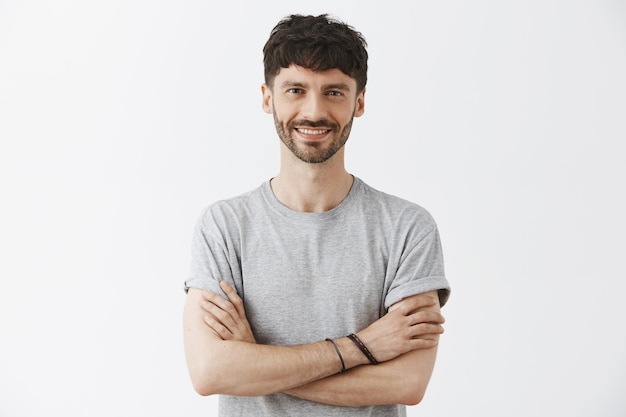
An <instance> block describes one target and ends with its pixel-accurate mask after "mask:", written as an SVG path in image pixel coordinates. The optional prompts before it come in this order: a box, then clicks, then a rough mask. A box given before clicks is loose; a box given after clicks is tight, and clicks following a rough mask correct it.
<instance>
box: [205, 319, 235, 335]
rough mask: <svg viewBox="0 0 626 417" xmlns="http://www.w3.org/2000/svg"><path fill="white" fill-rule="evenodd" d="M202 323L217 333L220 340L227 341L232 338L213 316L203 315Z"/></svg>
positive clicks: (228, 331) (227, 330)
mask: <svg viewBox="0 0 626 417" xmlns="http://www.w3.org/2000/svg"><path fill="white" fill-rule="evenodd" d="M204 322H205V323H206V325H207V326H209V328H211V330H213V331H214V332H215V333H217V335H218V336H219V337H221V338H222V340H227V339H230V338H231V337H232V333H231V331H230V330H229V329H228V328H227V327H226V326H224V325H223V324H222V323H220V322H219V320H216V319H215V318H214V317H213V316H211V315H208V314H207V315H205V316H204Z"/></svg>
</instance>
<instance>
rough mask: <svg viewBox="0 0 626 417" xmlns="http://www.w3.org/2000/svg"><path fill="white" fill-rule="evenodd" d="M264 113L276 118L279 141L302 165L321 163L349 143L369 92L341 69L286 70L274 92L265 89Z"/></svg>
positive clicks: (279, 75)
mask: <svg viewBox="0 0 626 417" xmlns="http://www.w3.org/2000/svg"><path fill="white" fill-rule="evenodd" d="M262 89H263V109H264V110H265V111H266V112H267V113H272V114H273V116H274V123H275V125H276V131H277V132H278V136H279V137H280V140H281V141H282V142H283V143H284V144H285V146H286V147H287V148H288V149H289V150H290V151H291V152H292V153H293V154H294V155H295V156H296V157H298V158H299V159H300V160H302V161H304V162H307V163H321V162H325V161H326V160H328V159H330V158H331V157H332V156H333V155H335V154H336V153H337V152H338V151H339V150H340V149H341V148H343V145H344V144H345V143H346V141H347V140H348V136H350V129H351V128H352V119H353V118H354V117H359V116H361V115H362V114H363V112H364V96H365V91H361V92H360V93H358V94H357V90H356V81H355V80H354V79H353V78H351V77H350V76H348V75H346V74H344V73H343V72H341V71H340V70H338V69H331V70H327V71H323V72H314V71H312V70H309V69H306V68H302V67H298V66H295V65H292V66H290V67H289V68H283V69H281V70H280V72H279V73H278V75H277V76H276V77H275V78H274V86H273V88H271V89H270V88H269V87H268V86H267V85H263V88H262Z"/></svg>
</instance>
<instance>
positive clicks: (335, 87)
mask: <svg viewBox="0 0 626 417" xmlns="http://www.w3.org/2000/svg"><path fill="white" fill-rule="evenodd" d="M324 90H339V91H350V86H349V85H348V84H346V83H336V84H326V85H324Z"/></svg>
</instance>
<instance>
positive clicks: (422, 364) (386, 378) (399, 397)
mask: <svg viewBox="0 0 626 417" xmlns="http://www.w3.org/2000/svg"><path fill="white" fill-rule="evenodd" d="M436 355H437V347H434V348H431V349H423V350H416V351H412V352H408V353H406V354H404V355H402V356H399V357H398V358H396V359H393V360H391V361H388V362H385V363H381V364H379V365H362V366H358V367H356V368H354V369H351V370H349V371H348V372H345V373H342V374H337V375H333V376H329V377H327V378H323V379H319V380H317V381H314V382H311V383H309V384H306V385H302V386H299V387H297V388H293V389H291V390H287V391H285V393H286V394H289V395H293V396H295V397H298V398H302V399H306V400H309V401H315V402H320V403H324V404H330V405H340V406H349V407H362V406H369V405H380V404H406V405H414V404H417V403H419V402H420V401H421V400H422V398H423V396H424V393H425V391H426V387H427V386H428V381H429V380H430V376H431V375H432V371H433V367H434V363H435V358H436Z"/></svg>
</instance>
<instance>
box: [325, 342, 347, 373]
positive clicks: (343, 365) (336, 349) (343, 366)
mask: <svg viewBox="0 0 626 417" xmlns="http://www.w3.org/2000/svg"><path fill="white" fill-rule="evenodd" d="M326 341H327V342H330V344H331V345H333V347H334V348H335V351H336V352H337V356H339V360H340V361H341V371H339V372H343V371H345V370H346V364H345V363H344V362H343V356H341V352H340V351H339V348H338V347H337V345H336V344H335V342H333V340H332V339H326Z"/></svg>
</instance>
